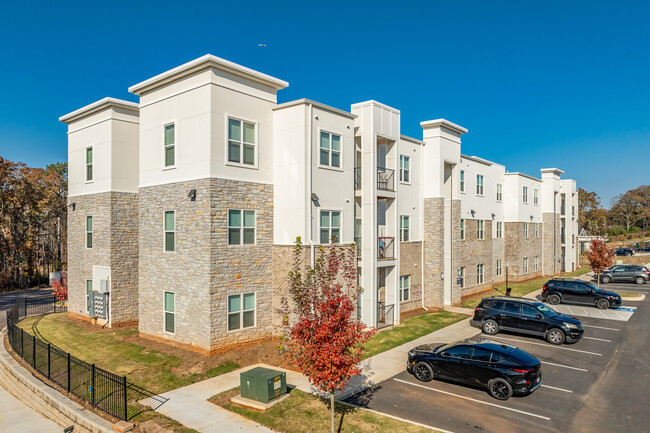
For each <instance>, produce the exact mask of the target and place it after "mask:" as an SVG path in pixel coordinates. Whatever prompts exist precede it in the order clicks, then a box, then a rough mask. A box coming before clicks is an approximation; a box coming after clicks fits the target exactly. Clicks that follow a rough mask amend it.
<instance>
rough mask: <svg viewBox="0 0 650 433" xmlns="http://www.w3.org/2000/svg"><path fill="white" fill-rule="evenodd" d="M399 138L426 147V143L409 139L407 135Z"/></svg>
mask: <svg viewBox="0 0 650 433" xmlns="http://www.w3.org/2000/svg"><path fill="white" fill-rule="evenodd" d="M399 138H400V139H402V140H406V141H412V142H413V143H417V144H420V145H422V146H424V141H422V140H418V139H417V138H413V137H409V136H407V135H400V136H399Z"/></svg>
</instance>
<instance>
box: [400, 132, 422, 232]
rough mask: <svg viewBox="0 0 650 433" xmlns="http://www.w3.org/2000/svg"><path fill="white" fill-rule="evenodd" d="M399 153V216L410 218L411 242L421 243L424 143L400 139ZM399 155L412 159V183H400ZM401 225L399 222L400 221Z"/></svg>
mask: <svg viewBox="0 0 650 433" xmlns="http://www.w3.org/2000/svg"><path fill="white" fill-rule="evenodd" d="M398 149H399V151H398V161H397V164H398V168H397V171H396V172H395V176H396V177H395V181H396V185H397V192H398V197H397V200H398V209H399V216H401V215H409V216H410V233H409V240H411V241H421V240H422V233H421V227H420V225H421V222H422V212H423V209H422V200H421V196H420V194H421V192H422V186H421V179H420V176H421V174H422V167H421V166H422V143H421V142H420V141H413V140H409V139H407V138H404V137H402V138H400V140H399V148H398ZM399 155H405V156H409V157H410V158H411V173H410V182H400V181H399ZM398 224H399V220H398Z"/></svg>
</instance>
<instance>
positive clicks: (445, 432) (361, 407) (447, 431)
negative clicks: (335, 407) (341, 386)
mask: <svg viewBox="0 0 650 433" xmlns="http://www.w3.org/2000/svg"><path fill="white" fill-rule="evenodd" d="M337 403H342V404H345V405H347V406H352V407H356V408H357V409H362V410H367V411H368V412H372V413H376V414H378V415H383V416H387V417H388V418H393V419H396V420H398V421H404V422H407V423H409V424H414V425H417V426H420V427H424V428H428V429H431V430H435V431H439V432H440V433H453V432H450V431H449V430H443V429H441V428H440V427H432V426H430V425H426V424H422V423H419V422H415V421H411V420H408V419H404V418H400V417H398V416H395V415H391V414H389V413H384V412H379V411H376V410H373V409H368V408H367V407H363V406H357V405H356V404H352V403H348V402H346V401H338V400H337Z"/></svg>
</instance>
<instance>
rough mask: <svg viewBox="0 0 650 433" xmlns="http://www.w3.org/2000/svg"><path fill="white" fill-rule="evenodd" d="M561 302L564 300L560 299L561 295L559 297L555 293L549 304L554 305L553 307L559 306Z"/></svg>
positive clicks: (549, 298) (549, 299) (550, 297)
mask: <svg viewBox="0 0 650 433" xmlns="http://www.w3.org/2000/svg"><path fill="white" fill-rule="evenodd" d="M561 301H562V299H560V295H557V294H555V293H553V294H552V295H551V296H549V297H548V302H549V303H551V304H553V305H557V304H559V303H560V302H561Z"/></svg>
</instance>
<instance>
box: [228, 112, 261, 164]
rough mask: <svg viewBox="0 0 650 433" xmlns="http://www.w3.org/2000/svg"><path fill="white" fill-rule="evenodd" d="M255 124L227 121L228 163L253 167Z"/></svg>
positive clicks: (236, 120)
mask: <svg viewBox="0 0 650 433" xmlns="http://www.w3.org/2000/svg"><path fill="white" fill-rule="evenodd" d="M255 141H256V140H255V124H254V123H251V122H244V121H243V120H238V119H231V118H229V119H228V162H234V163H238V164H245V165H255V156H256V155H255V152H256V147H257V146H256V145H255Z"/></svg>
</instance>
